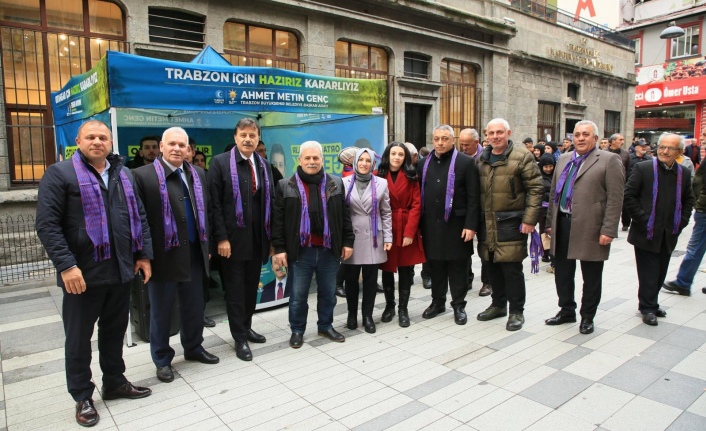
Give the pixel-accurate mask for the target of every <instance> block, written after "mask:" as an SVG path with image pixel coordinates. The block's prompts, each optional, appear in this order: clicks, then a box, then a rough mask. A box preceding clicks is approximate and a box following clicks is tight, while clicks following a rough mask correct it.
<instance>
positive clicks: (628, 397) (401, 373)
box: [0, 226, 706, 431]
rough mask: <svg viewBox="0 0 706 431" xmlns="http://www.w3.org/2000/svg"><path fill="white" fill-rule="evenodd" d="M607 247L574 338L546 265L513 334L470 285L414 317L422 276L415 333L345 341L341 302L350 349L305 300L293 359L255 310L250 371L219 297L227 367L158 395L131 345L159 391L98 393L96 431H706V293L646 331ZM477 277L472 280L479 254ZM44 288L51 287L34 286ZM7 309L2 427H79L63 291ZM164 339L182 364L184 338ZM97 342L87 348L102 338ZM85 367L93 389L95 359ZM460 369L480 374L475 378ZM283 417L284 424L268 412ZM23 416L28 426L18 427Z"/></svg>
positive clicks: (701, 280) (0, 319)
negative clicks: (303, 326)
mask: <svg viewBox="0 0 706 431" xmlns="http://www.w3.org/2000/svg"><path fill="white" fill-rule="evenodd" d="M690 228H691V226H689V227H688V228H687V231H686V232H685V233H684V234H683V235H681V236H680V244H679V246H678V248H679V249H684V248H685V246H686V242H687V241H688V239H689V238H688V237H689V232H690V231H689V230H688V229H690ZM613 245H614V247H613V248H612V249H611V258H610V260H609V261H608V262H607V263H606V266H605V270H604V280H605V282H604V291H603V297H604V298H605V299H606V300H605V301H604V303H602V304H601V305H600V307H599V314H598V315H597V319H600V322H601V326H600V327H598V328H596V331H595V332H594V333H593V334H591V335H588V336H585V335H581V334H578V329H577V328H576V325H574V326H573V328H571V327H569V325H565V326H567V327H565V328H563V327H550V326H547V325H545V324H544V318H546V317H549V316H551V315H553V314H554V313H555V312H556V300H557V299H556V293H555V288H554V283H553V281H554V280H553V276H552V275H551V274H548V273H546V272H545V271H544V270H545V269H546V265H545V264H542V266H540V273H539V274H536V275H530V273H529V262H525V263H526V266H525V270H526V283H527V292H528V294H527V306H526V309H527V310H526V312H525V316H526V318H527V322H526V324H525V328H524V329H523V330H521V331H519V332H515V333H508V332H507V331H505V327H504V325H505V321H504V319H499V320H498V321H497V322H495V321H494V322H478V321H477V320H476V319H475V314H476V313H478V312H479V311H482V310H483V309H485V308H486V306H487V305H488V303H489V299H488V298H479V297H478V291H477V289H474V290H472V291H470V292H469V293H468V297H467V300H468V305H467V312H468V314H469V316H470V319H469V322H468V324H467V325H465V326H458V325H455V324H454V322H453V318H452V314H451V313H452V311H451V308H450V307H448V306H447V311H446V313H445V314H444V315H443V316H439V317H438V318H436V319H423V318H422V317H421V314H422V312H423V310H424V309H425V308H426V307H427V306H428V305H429V303H430V301H431V298H430V291H428V290H425V289H423V287H422V286H421V278H420V277H419V271H420V268H419V266H418V267H417V278H416V279H415V281H417V283H416V284H415V285H414V286H413V287H412V298H411V300H410V316H411V320H412V325H411V327H410V328H400V327H399V326H398V325H397V323H396V321H395V322H393V323H391V324H381V325H378V327H377V329H378V330H377V332H376V333H375V334H366V333H365V332H364V331H363V329H362V327H361V328H359V329H358V330H353V331H349V330H346V329H345V328H344V324H345V319H346V317H345V316H346V314H347V306H346V303H345V300H343V299H341V298H339V299H338V305H337V307H336V310H335V314H334V323H333V325H334V328H336V330H339V331H340V332H341V333H343V334H344V335H345V336H346V338H347V340H346V342H345V343H340V344H339V343H333V342H330V341H329V340H327V339H325V338H322V337H319V336H318V335H317V334H316V323H315V322H316V317H317V316H316V311H315V307H316V295H315V289H312V294H311V296H310V297H309V305H310V306H311V307H312V308H311V310H310V313H309V318H308V321H307V327H308V330H307V333H306V334H305V345H304V346H303V347H302V349H299V350H294V349H291V348H290V347H289V343H288V341H289V334H290V331H289V326H288V319H287V311H288V310H287V308H286V307H283V308H277V309H273V310H268V311H263V312H260V313H257V314H256V316H255V317H254V319H253V320H254V323H253V326H254V327H255V328H256V330H257V331H258V332H260V333H262V334H263V335H265V336H266V337H267V339H268V342H267V343H266V344H261V345H252V346H251V347H252V348H253V353H254V356H255V357H254V360H253V361H252V362H243V361H240V360H238V359H237V358H236V357H235V352H234V350H233V348H232V345H233V340H232V338H231V336H230V333H229V330H228V324H227V315H226V313H225V306H224V302H223V293H222V291H220V290H217V289H213V290H212V291H211V292H210V293H211V301H210V302H209V303H208V304H207V308H206V312H207V315H209V316H210V317H213V318H214V319H215V320H216V322H217V326H216V328H213V329H209V330H206V331H205V332H204V336H205V338H204V347H206V348H207V349H210V350H212V352H213V353H215V354H217V355H218V356H219V357H220V358H221V363H220V364H219V365H218V366H208V365H203V364H199V363H195V362H188V361H183V359H182V358H179V359H178V360H177V362H176V364H175V366H176V369H175V378H176V381H175V382H174V383H170V384H165V383H162V382H160V381H159V380H158V379H157V378H156V376H155V367H154V365H153V364H152V361H151V357H150V353H149V345H148V344H146V343H144V342H143V341H142V340H140V339H139V338H137V337H136V335H135V334H133V337H134V339H135V346H134V347H132V348H125V349H124V354H125V360H126V364H127V372H126V377H127V378H128V379H129V380H130V381H132V382H133V383H134V384H137V385H139V386H147V387H150V388H152V390H153V395H152V396H151V397H149V398H147V399H145V400H140V401H130V400H114V401H109V402H107V403H104V402H103V401H101V400H100V392H99V391H98V390H97V391H96V392H95V393H94V397H95V398H96V402H97V407H98V409H99V412H100V414H101V416H102V420H101V423H100V424H99V426H98V428H100V429H108V428H110V429H117V430H119V431H126V430H132V429H147V428H150V427H153V428H150V429H165V430H166V429H176V428H184V429H186V428H189V429H203V430H210V429H226V428H227V427H231V428H232V429H248V430H249V429H253V430H256V429H257V430H260V429H261V430H268V431H269V430H276V429H285V428H286V429H290V428H291V429H293V430H294V429H305V430H308V429H319V428H321V427H323V428H322V429H324V430H338V429H341V430H343V429H355V430H363V431H367V430H371V431H372V430H382V429H385V430H390V431H413V430H417V429H431V430H434V431H436V430H445V429H449V430H454V429H455V430H459V431H461V430H466V431H473V430H478V431H490V430H495V429H497V430H500V431H506V430H513V431H514V429H517V430H518V431H519V430H520V429H528V430H531V431H538V430H542V431H543V430H545V429H567V430H575V431H584V430H585V431H601V430H604V431H608V430H610V431H624V430H630V429H639V431H643V430H645V431H660V430H664V429H670V430H690V431H691V430H702V429H706V424H705V423H704V421H705V420H706V392H705V391H704V389H706V381H705V380H706V379H704V377H703V376H702V373H700V372H690V370H694V369H697V370H698V369H699V364H701V363H703V362H704V361H706V345H704V343H706V318H704V317H703V314H702V313H704V312H706V295H701V294H695V295H694V296H692V297H689V298H686V297H679V296H674V295H662V296H661V297H660V302H662V303H663V307H664V308H665V309H668V310H669V317H668V318H667V319H661V320H660V325H659V326H658V327H648V326H647V325H644V324H642V322H641V321H640V320H639V316H638V315H637V314H636V310H635V308H636V307H635V304H636V292H637V280H636V277H635V268H634V253H633V249H632V247H631V246H630V245H629V244H627V242H626V240H625V237H624V236H621V237H620V238H617V239H616V240H615V241H614V244H613ZM679 259H680V258H675V259H674V260H673V261H672V265H671V267H670V270H671V272H670V274H669V276H668V278H671V277H672V276H673V273H675V272H676V270H677V268H678V264H679ZM473 266H474V272H476V271H477V273H478V274H479V273H480V262H479V261H478V260H477V259H476V260H474V262H473ZM695 282H696V284H697V285H698V286H701V285H704V284H705V283H706V274H704V273H701V272H699V273H698V274H697V276H696V280H695ZM579 283H580V271H579V272H577V284H579ZM476 284H478V283H476ZM42 286H43V289H44V290H42V289H38V288H39V287H42ZM37 293H39V295H37ZM699 293H700V292H699ZM37 296H38V297H37ZM16 298H19V299H16ZM0 300H6V302H5V303H3V302H1V301H0V325H3V326H1V327H0V372H2V374H0V399H2V401H0V431H3V430H4V429H5V428H8V429H10V430H12V431H15V430H18V431H19V430H23V429H51V430H55V429H56V430H59V429H75V428H76V426H75V422H74V419H73V414H74V412H73V402H72V401H71V398H70V396H69V395H68V394H67V393H66V389H65V382H64V373H63V371H62V370H63V359H61V358H63V355H62V356H61V357H59V356H58V353H59V352H62V351H63V350H62V348H63V343H64V336H63V327H62V324H61V322H60V321H59V320H58V318H57V319H56V321H55V322H53V323H43V321H41V320H37V319H41V318H46V317H49V318H50V319H48V320H51V317H53V316H56V317H60V312H61V300H62V294H61V291H60V290H58V289H56V287H54V285H53V281H45V282H44V284H42V283H35V282H32V283H27V284H26V285H23V284H13V285H11V286H9V287H7V286H0ZM10 300H12V301H14V302H7V301H10ZM383 307H384V297H383V295H377V297H376V313H375V315H374V318H375V319H376V320H379V316H380V310H381V309H382V308H383ZM687 314H688V315H687ZM23 322H26V325H27V326H25V324H24V323H23ZM29 325H36V326H29ZM697 328H703V329H705V330H701V329H697ZM618 339H620V340H625V341H624V342H622V341H618ZM172 343H173V346H172V347H173V348H174V349H175V351H176V354H177V355H181V354H182V352H183V349H182V348H181V345H180V343H179V337H178V336H176V337H174V338H173V339H172ZM623 344H625V345H623ZM650 344H651V345H650ZM91 345H92V348H93V350H94V352H95V351H96V348H97V342H96V341H95V334H94V340H93V341H92V342H91ZM646 346H648V347H646ZM645 347H646V348H645ZM25 358H26V363H25V362H24V361H25ZM6 361H8V362H6ZM618 363H620V364H621V365H620V366H618V367H617V368H615V369H612V368H613V367H614V366H615V364H618ZM582 364H587V367H588V368H584V366H583V365H582ZM3 365H5V368H2V367H3ZM602 366H604V367H608V366H610V368H611V370H612V371H611V372H609V373H608V374H606V375H604V373H601V372H596V370H593V371H591V370H590V367H594V368H596V369H600V368H601V367H602ZM92 368H93V371H94V377H95V379H94V380H95V382H96V383H97V385H98V387H99V388H100V386H101V381H100V380H101V379H100V367H99V364H98V355H97V354H95V353H94V358H93V363H92ZM457 369H462V370H467V371H469V372H472V373H474V374H477V375H478V376H486V377H481V378H480V380H481V381H478V380H476V379H474V378H472V377H468V376H467V374H466V373H461V372H459V371H456V370H457ZM557 370H558V371H557ZM674 370H680V371H681V372H677V371H674ZM605 372H608V370H607V369H606V370H605ZM579 374H580V375H579ZM599 375H600V376H602V378H600V379H599V377H598V376H599ZM489 376H492V378H489ZM591 376H594V377H591ZM697 377H698V378H697ZM595 380H598V382H596V381H595ZM371 399H372V400H373V401H371ZM279 406H282V408H283V410H282V411H281V415H278V414H277V413H276V412H275V410H274V409H275V408H277V407H279ZM606 406H607V407H606ZM587 409H594V410H595V411H593V410H592V411H588V410H587ZM687 410H688V411H687ZM24 412H33V413H31V414H33V415H35V417H34V418H29V419H28V420H25V419H26V418H24V417H20V416H18V415H22V414H25V413H24ZM8 413H9V416H8ZM510 416H512V417H513V420H515V419H516V420H515V422H514V423H516V424H517V426H516V427H515V428H512V427H511V426H510V427H509V426H507V424H505V423H503V421H502V420H501V419H502V418H506V417H510ZM539 416H542V417H541V419H538V418H539ZM606 418H607V419H606ZM635 424H636V425H638V426H639V427H640V428H635ZM596 427H599V428H596Z"/></svg>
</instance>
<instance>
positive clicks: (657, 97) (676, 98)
mask: <svg viewBox="0 0 706 431" xmlns="http://www.w3.org/2000/svg"><path fill="white" fill-rule="evenodd" d="M704 94H706V77H699V78H690V79H681V80H677V81H663V82H653V83H650V84H645V85H638V86H637V87H635V107H637V108H639V107H641V106H651V105H660V104H667V103H678V102H691V101H696V100H703V99H704Z"/></svg>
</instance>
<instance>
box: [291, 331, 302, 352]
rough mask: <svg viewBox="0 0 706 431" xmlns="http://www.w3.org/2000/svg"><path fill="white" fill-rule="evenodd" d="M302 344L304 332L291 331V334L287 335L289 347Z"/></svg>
mask: <svg viewBox="0 0 706 431" xmlns="http://www.w3.org/2000/svg"><path fill="white" fill-rule="evenodd" d="M302 344H304V334H300V333H298V332H292V336H291V337H289V347H291V348H292V349H298V348H300V347H301V346H302Z"/></svg>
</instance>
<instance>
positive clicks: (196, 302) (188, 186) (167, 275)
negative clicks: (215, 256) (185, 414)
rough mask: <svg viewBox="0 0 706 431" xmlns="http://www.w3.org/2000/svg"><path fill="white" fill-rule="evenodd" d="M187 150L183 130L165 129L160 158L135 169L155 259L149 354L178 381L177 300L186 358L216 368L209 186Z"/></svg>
mask: <svg viewBox="0 0 706 431" xmlns="http://www.w3.org/2000/svg"><path fill="white" fill-rule="evenodd" d="M188 145H189V138H188V135H187V134H186V131H184V129H182V128H181V127H172V128H170V129H167V130H166V131H165V132H164V134H163V135H162V140H161V142H160V143H159V148H160V151H161V153H162V156H161V157H158V158H157V159H155V161H154V163H153V164H151V165H147V166H143V167H141V168H138V169H136V170H135V182H136V184H137V191H138V193H139V194H140V198H141V199H142V201H143V202H144V203H145V211H146V212H147V221H148V222H149V225H150V231H151V232H152V239H153V245H154V259H153V260H152V279H151V280H150V282H149V283H148V289H149V296H150V353H151V354H152V362H154V364H155V366H156V367H157V378H158V379H159V380H161V381H163V382H167V383H168V382H171V381H172V380H174V372H173V371H172V367H171V365H172V359H174V349H172V348H171V346H169V335H170V327H171V321H172V310H173V307H174V301H175V299H176V297H177V295H178V297H179V304H180V306H179V328H180V332H181V334H180V335H181V345H182V347H183V348H184V359H186V360H191V361H198V362H201V363H204V364H217V363H218V361H219V359H218V357H216V356H214V355H212V354H210V353H208V352H207V351H206V350H205V349H204V348H203V346H201V344H202V343H203V279H204V277H205V276H206V275H207V274H208V257H209V242H208V220H207V212H206V210H207V208H208V207H207V205H208V187H207V184H206V174H205V172H204V171H203V169H201V168H199V167H198V166H193V165H190V164H189V163H188V162H186V160H185V154H186V152H187V149H188Z"/></svg>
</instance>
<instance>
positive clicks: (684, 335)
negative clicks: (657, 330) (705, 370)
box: [662, 326, 706, 350]
mask: <svg viewBox="0 0 706 431" xmlns="http://www.w3.org/2000/svg"><path fill="white" fill-rule="evenodd" d="M662 341H663V342H665V343H668V344H672V345H675V346H678V347H683V348H685V349H689V350H696V349H698V348H699V347H701V345H702V344H704V343H706V331H701V330H699V329H694V328H687V327H684V326H681V327H679V328H677V329H675V330H674V331H672V332H671V333H670V334H669V335H667V336H666V337H664V338H662Z"/></svg>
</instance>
